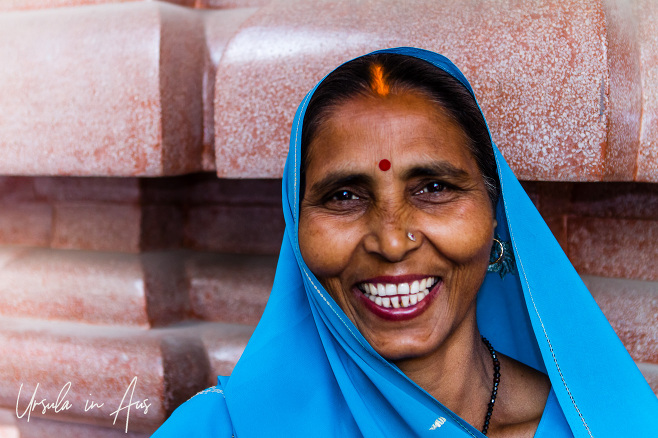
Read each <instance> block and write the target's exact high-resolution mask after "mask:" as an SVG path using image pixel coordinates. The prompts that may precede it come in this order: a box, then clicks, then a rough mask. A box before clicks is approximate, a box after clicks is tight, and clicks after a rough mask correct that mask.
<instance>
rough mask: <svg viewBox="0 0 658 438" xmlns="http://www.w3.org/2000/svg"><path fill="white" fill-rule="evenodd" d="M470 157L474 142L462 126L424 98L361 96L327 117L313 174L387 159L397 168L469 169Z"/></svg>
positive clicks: (314, 151) (313, 155)
mask: <svg viewBox="0 0 658 438" xmlns="http://www.w3.org/2000/svg"><path fill="white" fill-rule="evenodd" d="M469 158H471V157H470V151H469V148H468V137H467V136H466V134H465V133H464V131H463V129H462V128H461V127H460V125H459V124H458V123H457V122H455V121H454V120H453V119H452V118H451V117H450V116H449V115H448V113H447V112H446V111H445V110H444V109H443V108H442V107H441V106H439V105H438V104H437V103H435V102H432V101H430V100H429V99H428V98H426V97H425V96H423V95H421V94H420V93H404V94H389V95H388V96H386V97H375V96H360V97H356V98H353V99H350V100H348V101H346V102H343V103H341V104H339V105H338V106H336V107H334V108H333V109H332V110H331V112H329V113H328V115H327V116H326V117H325V118H324V120H323V122H322V123H321V124H320V126H319V129H318V131H317V133H316V135H315V138H314V139H313V140H312V141H311V144H310V146H309V154H308V169H307V171H308V172H310V171H311V170H312V169H313V168H314V169H319V168H325V167H332V166H333V167H354V166H357V165H366V164H373V163H374V164H377V163H379V161H380V160H382V159H388V160H390V161H391V162H392V163H393V167H394V168H395V167H396V166H398V167H399V166H400V165H403V164H404V163H406V162H409V161H418V160H419V159H432V160H437V159H441V160H448V161H457V162H459V163H455V164H462V165H464V164H465V163H463V162H464V161H469ZM470 161H473V160H472V158H471V160H470ZM462 167H463V166H462Z"/></svg>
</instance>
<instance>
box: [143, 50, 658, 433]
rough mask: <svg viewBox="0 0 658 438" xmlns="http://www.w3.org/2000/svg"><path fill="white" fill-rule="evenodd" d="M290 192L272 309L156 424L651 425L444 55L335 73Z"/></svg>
mask: <svg viewBox="0 0 658 438" xmlns="http://www.w3.org/2000/svg"><path fill="white" fill-rule="evenodd" d="M283 192H284V193H283V201H284V214H285V217H286V224H287V226H286V232H285V235H284V240H283V244H282V248H281V254H280V258H279V265H278V268H277V273H276V278H275V282H274V287H273V291H272V294H271V297H270V300H269V302H268V305H267V308H266V310H265V313H264V315H263V317H262V319H261V322H260V324H259V325H258V327H257V329H256V331H255V332H254V335H253V337H252V339H251V340H250V342H249V344H248V345H247V348H246V349H245V352H244V354H243V356H242V358H241V359H240V361H239V363H238V364H237V365H236V367H235V370H234V371H233V374H232V375H231V376H230V378H221V377H220V382H219V385H218V386H217V387H213V388H211V389H209V390H206V391H204V392H203V393H202V394H200V395H197V396H195V397H194V398H192V399H191V400H190V401H188V402H187V403H185V404H184V405H183V406H181V407H180V408H179V409H178V410H177V411H176V412H175V413H174V414H173V415H172V417H171V419H170V420H168V422H167V423H166V424H165V425H164V426H163V427H162V428H161V429H160V430H159V431H158V432H157V433H156V435H155V436H157V437H162V436H178V435H181V434H183V433H184V434H185V435H188V436H189V435H190V434H191V435H192V436H227V437H228V436H232V435H234V436H237V437H240V438H244V437H263V436H314V437H317V436H328V437H329V436H367V437H381V436H395V437H398V436H445V437H469V436H470V437H478V436H482V434H485V435H487V436H490V437H503V436H504V437H517V436H518V437H532V436H535V437H549V436H550V437H571V436H575V437H592V436H596V437H608V436H609V437H612V436H615V437H617V436H633V437H635V436H655V427H653V426H654V425H653V423H654V422H653V421H652V422H651V423H650V421H649V420H650V419H652V420H653V419H655V418H657V416H656V414H657V413H658V401H657V400H656V397H655V395H654V394H653V393H652V391H651V390H650V388H649V387H648V385H647V384H646V382H645V381H644V379H643V378H642V376H641V374H640V373H639V371H638V370H637V368H636V367H635V365H634V364H633V361H632V360H631V358H630V357H629V356H628V354H627V353H626V351H625V349H624V347H623V345H622V344H621V343H620V342H619V340H618V338H617V337H616V336H615V334H614V332H613V331H612V329H611V328H610V326H609V324H608V323H607V321H606V320H605V318H604V317H603V315H602V314H601V312H600V310H599V309H598V307H597V306H596V304H595V303H594V301H593V300H592V298H591V296H590V295H589V293H588V292H587V290H586V289H585V287H584V285H583V284H582V282H581V281H580V279H579V277H578V275H577V274H576V273H575V271H574V270H573V268H572V267H571V265H570V264H569V262H568V260H567V259H566V257H565V255H564V254H563V252H562V251H561V249H560V248H559V246H558V244H557V242H556V241H555V239H554V238H553V237H552V235H551V234H550V231H549V230H548V229H547V227H546V225H545V224H544V223H543V221H542V219H541V217H540V216H539V214H538V213H537V211H536V209H535V208H534V206H533V205H532V203H531V202H530V201H529V199H528V198H527V196H526V195H525V193H524V192H523V190H522V189H521V187H520V185H519V183H518V181H517V180H516V179H515V178H514V176H513V174H512V172H511V171H510V169H509V168H508V167H507V165H506V163H505V161H504V159H503V158H502V156H501V155H500V153H499V152H498V150H497V148H496V147H495V145H493V142H492V141H491V139H490V136H489V133H488V129H487V127H486V123H485V121H484V118H483V116H482V114H481V112H480V111H479V107H478V106H477V103H476V101H475V98H474V95H473V91H472V89H471V88H470V85H469V84H468V82H467V81H466V79H465V78H464V77H463V75H462V74H461V72H460V71H459V70H458V69H457V68H456V67H455V66H454V65H453V64H452V63H451V62H450V61H449V60H447V59H446V58H444V57H442V56H441V55H437V54H435V53H431V52H427V51H423V50H418V49H411V48H399V49H390V50H385V51H380V52H375V53H373V54H370V55H366V56H365V57H362V58H357V60H353V61H351V62H349V63H347V64H344V65H343V66H341V67H339V68H338V69H337V70H336V71H334V72H333V73H331V74H330V75H329V76H328V77H327V78H325V79H324V80H323V81H322V82H321V83H320V84H319V85H318V86H316V88H315V89H314V90H312V91H311V92H310V93H309V94H308V95H307V96H306V98H305V99H304V101H303V102H302V104H301V105H300V107H299V109H298V111H297V114H296V117H295V122H294V124H293V129H292V137H291V142H290V152H289V155H288V160H287V163H286V170H285V174H284V180H283ZM487 271H489V272H490V273H489V274H487ZM482 335H484V337H481V336H482ZM499 351H500V352H502V353H499ZM650 426H651V428H650Z"/></svg>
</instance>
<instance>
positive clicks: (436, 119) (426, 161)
mask: <svg viewBox="0 0 658 438" xmlns="http://www.w3.org/2000/svg"><path fill="white" fill-rule="evenodd" d="M467 145H468V139H467V136H466V135H465V134H464V132H463V131H462V129H461V128H460V127H459V125H457V124H456V123H455V122H454V121H452V119H451V118H450V117H448V116H447V115H446V114H445V112H444V111H443V110H442V109H441V108H440V107H438V106H437V105H436V104H435V103H432V102H430V101H429V100H428V99H426V98H425V97H424V96H423V95H421V94H415V93H406V94H402V95H399V94H395V93H391V94H389V95H387V96H386V97H359V98H354V99H352V100H349V101H347V102H344V103H343V104H341V105H339V106H337V107H336V108H335V109H334V110H333V112H332V113H331V114H329V116H328V117H327V118H326V120H325V122H324V124H323V125H322V126H320V129H318V131H317V134H316V137H315V138H314V139H312V141H311V144H310V146H309V147H310V149H309V153H308V166H307V169H306V187H307V191H306V193H305V195H304V199H303V201H302V204H301V206H300V223H299V241H300V249H301V251H302V256H303V257H304V260H305V261H306V263H307V265H308V266H309V268H310V269H311V271H312V272H313V273H314V274H315V275H316V277H317V278H318V279H319V280H320V282H321V283H322V284H323V286H324V287H325V288H326V289H327V291H328V292H329V294H330V295H331V296H332V297H333V298H334V299H335V300H336V302H337V303H338V305H339V306H340V307H341V308H342V309H343V310H344V311H345V313H346V314H347V316H348V317H349V318H350V319H351V320H352V321H353V322H354V323H355V325H356V326H357V328H358V329H359V330H360V331H361V333H362V334H363V335H364V336H365V338H366V339H367V340H368V341H369V342H370V343H371V345H372V346H373V348H375V350H376V351H378V352H379V353H380V354H382V355H383V356H384V357H386V358H389V359H391V360H396V359H401V358H413V357H420V356H423V355H428V354H432V352H435V351H437V349H440V348H441V345H442V344H443V343H444V342H445V340H446V339H447V338H449V337H450V336H452V335H454V334H455V333H458V332H460V331H459V330H458V327H460V326H462V325H463V324H470V325H472V326H473V327H475V324H476V322H475V296H476V294H477V291H478V289H479V287H480V284H481V283H482V280H483V278H484V275H485V273H486V267H487V264H488V258H489V251H490V249H491V243H492V236H493V229H494V227H495V220H494V216H493V209H492V206H491V202H490V200H489V197H488V194H487V191H486V187H485V184H484V180H483V178H482V176H481V174H480V171H479V168H478V167H477V164H476V162H475V160H474V158H473V157H472V156H471V153H470V150H469V148H468V146H467ZM383 158H386V159H388V160H390V162H391V168H390V169H389V170H388V171H385V172H384V171H381V170H380V169H379V167H378V164H379V162H380V160H381V159H383ZM435 180H436V181H440V182H442V183H445V185H446V187H447V186H448V185H450V186H451V188H450V189H449V190H448V189H446V190H442V191H438V192H436V193H434V192H432V193H431V194H429V192H423V190H424V189H423V188H422V184H425V181H435ZM419 185H420V186H419ZM334 189H335V190H336V191H338V192H340V191H341V190H345V191H349V192H350V193H352V194H355V193H356V194H357V195H358V196H356V195H354V196H351V195H350V196H347V198H349V199H348V200H346V201H345V202H342V201H341V202H333V201H332V202H327V191H329V192H330V191H331V190H334ZM421 189H422V190H421ZM343 195H344V193H341V194H340V196H342V197H345V196H343ZM357 198H358V199H357ZM341 199H342V198H341ZM409 231H411V232H413V233H414V235H416V237H417V242H411V241H410V240H409V239H408V238H407V232H409ZM411 274H422V275H427V276H436V277H440V278H441V279H442V282H443V285H442V286H441V287H442V288H443V289H442V290H441V293H440V294H439V295H437V297H436V299H435V300H434V301H433V302H432V304H431V306H429V307H428V309H427V310H426V311H425V312H424V313H422V314H421V315H420V316H419V317H417V318H414V319H412V320H408V321H385V320H382V319H381V318H379V317H377V316H375V315H373V314H372V312H370V311H369V310H368V309H366V308H364V307H363V305H362V303H361V301H360V296H359V293H360V292H359V291H358V289H356V288H355V285H356V284H358V282H359V281H363V280H364V279H367V278H374V277H377V276H399V275H411ZM460 333H461V332H460Z"/></svg>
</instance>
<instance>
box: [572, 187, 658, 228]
mask: <svg viewBox="0 0 658 438" xmlns="http://www.w3.org/2000/svg"><path fill="white" fill-rule="evenodd" d="M570 207H571V212H572V214H574V215H577V216H595V217H610V218H618V219H647V220H655V219H656V218H658V185H655V184H646V183H584V184H574V186H573V196H572V199H571V206H570Z"/></svg>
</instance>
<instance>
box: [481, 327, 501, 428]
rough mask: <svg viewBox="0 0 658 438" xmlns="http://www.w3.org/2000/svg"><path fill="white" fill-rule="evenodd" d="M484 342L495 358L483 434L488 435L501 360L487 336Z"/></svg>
mask: <svg viewBox="0 0 658 438" xmlns="http://www.w3.org/2000/svg"><path fill="white" fill-rule="evenodd" d="M482 342H484V345H486V347H487V348H488V349H489V353H491V359H492V360H493V366H494V374H493V389H492V390H491V400H490V401H489V405H488V407H487V415H485V417H484V426H482V434H483V435H485V436H486V435H487V431H488V430H489V422H490V421H491V414H492V413H493V408H494V404H495V403H496V396H497V395H498V384H499V383H500V362H499V361H498V355H497V354H496V350H494V349H493V347H492V346H491V344H490V343H489V341H488V340H487V338H485V337H484V336H482Z"/></svg>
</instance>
